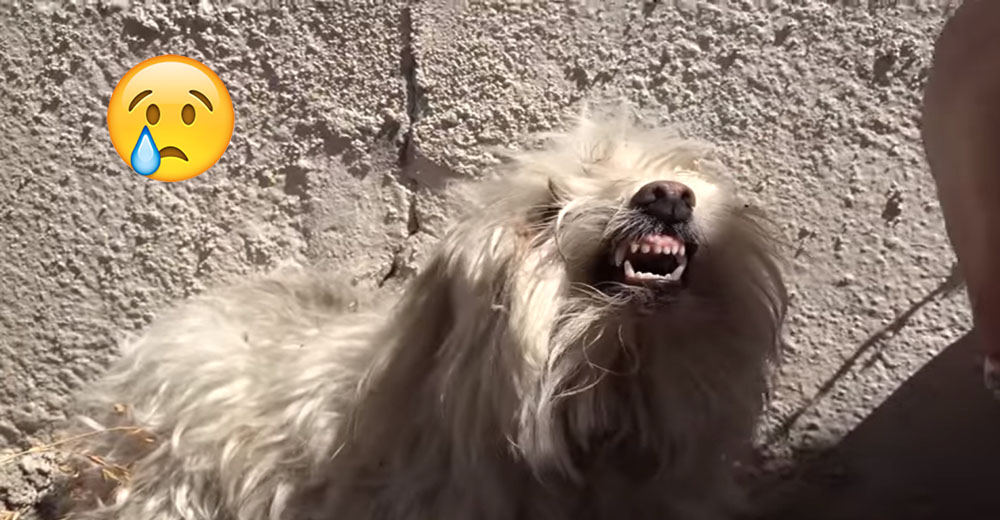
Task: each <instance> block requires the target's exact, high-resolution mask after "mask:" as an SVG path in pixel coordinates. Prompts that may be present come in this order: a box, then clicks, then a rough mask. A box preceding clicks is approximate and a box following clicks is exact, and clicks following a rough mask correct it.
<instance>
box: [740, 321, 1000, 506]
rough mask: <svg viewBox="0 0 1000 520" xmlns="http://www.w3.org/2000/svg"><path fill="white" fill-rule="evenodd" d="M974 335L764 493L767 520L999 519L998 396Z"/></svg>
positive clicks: (760, 499) (761, 497)
mask: <svg viewBox="0 0 1000 520" xmlns="http://www.w3.org/2000/svg"><path fill="white" fill-rule="evenodd" d="M981 373H982V360H981V355H980V354H979V351H978V349H977V343H976V341H975V335H974V332H973V333H972V334H969V335H966V336H965V337H963V338H962V339H960V340H959V341H958V342H956V343H954V344H953V345H951V346H949V347H948V348H947V349H946V350H945V351H944V352H942V353H941V354H939V355H938V356H937V357H936V358H934V359H933V360H932V361H931V362H930V363H928V364H927V365H926V366H925V367H924V368H923V369H921V370H920V371H919V372H917V374H915V375H914V376H913V377H912V378H910V380H908V381H907V382H906V383H905V384H903V385H902V386H901V387H900V388H899V389H898V390H897V391H896V392H895V393H894V394H893V395H892V396H891V397H890V398H889V399H888V400H886V402H885V403H884V404H883V405H882V406H880V407H879V408H878V409H877V410H876V411H875V412H874V413H873V414H872V415H871V416H869V417H868V418H867V419H866V420H865V421H864V422H862V423H861V424H860V425H859V426H858V427H857V428H856V429H855V430H854V431H852V432H851V433H850V434H849V435H847V437H845V438H844V440H843V441H841V443H840V444H839V445H838V446H837V447H835V448H833V449H832V450H830V451H829V452H827V453H825V454H823V455H821V456H819V457H817V458H816V459H814V460H811V461H806V462H804V463H803V464H802V465H801V466H800V467H799V468H798V469H797V470H795V471H793V473H792V474H791V476H790V477H789V478H786V479H784V480H782V481H780V482H776V483H771V484H770V485H767V486H764V487H763V489H760V490H759V491H758V494H757V502H758V506H759V518H760V519H761V520H763V519H767V520H800V519H809V520H835V519H836V520H848V519H849V520H924V519H926V520H931V519H934V520H938V519H940V520H951V519H955V520H996V519H997V518H1000V504H998V502H997V500H996V493H997V491H998V482H1000V479H998V478H997V476H996V472H997V471H998V468H1000V442H998V439H1000V401H997V400H996V399H994V398H993V397H992V396H991V395H990V394H989V392H987V391H986V390H985V388H984V387H983V383H982V376H981Z"/></svg>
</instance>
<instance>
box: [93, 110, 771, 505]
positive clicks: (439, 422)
mask: <svg viewBox="0 0 1000 520" xmlns="http://www.w3.org/2000/svg"><path fill="white" fill-rule="evenodd" d="M708 165H710V163H709V162H707V161H706V160H705V150H704V148H703V147H702V146H700V145H698V144H695V143H691V142H687V141H684V140H681V139H679V138H677V137H676V136H675V135H673V134H672V133H670V132H669V131H666V130H662V129H656V128H652V129H649V128H644V127H642V126H641V125H638V124H635V123H634V118H632V117H631V116H628V117H626V116H621V117H602V118H597V117H596V116H595V117H590V116H585V117H582V118H581V120H580V121H579V124H578V125H577V126H576V128H575V129H574V130H572V131H570V132H569V133H567V134H562V135H555V136H550V139H549V142H548V144H547V145H546V146H545V147H544V148H541V149H538V150H533V151H527V152H520V153H513V154H511V157H510V161H508V164H507V165H506V166H505V167H503V168H501V169H500V170H502V172H501V174H500V175H497V176H495V177H493V178H489V179H486V180H482V181H479V182H472V183H466V184H460V185H456V186H453V187H452V188H451V189H450V196H449V200H451V201H452V202H453V204H454V211H455V213H454V215H455V216H456V217H457V218H456V220H455V223H454V224H453V225H452V227H451V228H450V230H449V231H448V232H447V234H446V236H444V237H443V238H442V240H441V241H440V243H439V244H438V245H437V246H436V248H435V249H434V250H433V251H432V253H431V255H430V258H429V261H428V262H427V263H426V265H425V266H424V267H423V268H422V269H421V271H420V273H419V275H417V276H416V277H415V279H414V280H413V281H412V282H411V283H410V284H409V286H408V287H407V288H406V290H405V291H404V293H403V294H402V297H401V299H400V300H399V301H398V302H395V304H394V305H392V306H391V307H386V308H383V307H379V306H374V307H373V306H369V305H366V304H364V302H361V303H360V304H359V303H358V302H359V300H358V298H357V297H356V295H354V294H353V292H352V289H351V287H350V286H349V284H338V283H336V282H334V281H332V280H333V279H331V278H328V277H326V276H325V275H322V274H317V273H309V272H294V273H287V272H285V273H279V274H275V275H272V276H271V277H269V278H267V279H263V280H258V281H250V282H248V283H246V284H244V285H241V286H238V287H234V288H229V289H225V290H221V291H215V292H212V293H209V294H206V295H204V296H201V297H198V298H195V299H193V300H192V301H190V302H187V303H185V304H183V305H182V306H180V307H179V308H177V309H176V310H174V311H172V312H170V313H169V314H167V315H165V316H162V317H160V318H159V319H158V320H157V321H156V322H155V323H154V324H153V325H152V327H151V328H150V329H149V330H148V331H147V332H146V333H145V335H144V336H143V337H142V338H141V339H140V340H139V341H137V342H135V343H133V344H130V345H128V346H127V347H126V348H125V349H124V350H125V351H124V355H123V357H122V358H121V360H120V361H118V362H117V364H115V365H114V366H113V367H112V368H111V370H110V372H109V373H108V374H107V375H106V376H105V377H104V378H103V379H102V380H100V381H99V382H97V383H96V384H95V385H94V386H93V387H92V388H90V389H88V391H87V392H85V393H84V394H83V399H82V404H81V408H80V409H81V410H83V413H82V416H83V417H82V418H81V419H80V424H83V425H85V426H86V428H88V429H92V430H93V431H101V430H109V429H110V430H111V431H105V432H103V433H100V434H94V435H92V436H89V437H87V438H86V440H85V442H84V443H83V445H82V446H81V447H80V448H79V449H80V450H82V451H83V452H85V453H88V454H91V455H94V456H97V457H99V458H97V459H93V458H92V459H91V460H96V461H98V462H99V463H100V464H99V466H98V467H97V470H100V469H103V473H104V475H103V478H102V477H101V476H99V475H97V474H96V471H97V470H92V471H83V472H82V473H81V474H80V476H79V479H78V481H77V486H78V488H77V491H78V492H79V491H81V490H83V491H86V492H88V493H89V495H88V496H89V498H90V500H89V501H88V500H83V499H82V498H81V503H80V504H79V507H78V511H77V512H76V513H75V517H76V518H82V519H118V520H180V519H185V520H210V519H211V520H265V519H266V520H368V519H384V520H467V519H472V518H477V519H480V520H490V519H496V520H514V519H518V520H532V519H546V520H561V519H565V520H570V519H573V520H578V519H622V518H628V519H645V518H649V519H653V518H656V519H684V520H687V519H698V520H702V519H717V518H727V517H729V515H730V514H732V513H733V512H734V511H735V510H736V508H737V506H738V505H739V503H740V501H739V494H738V493H737V488H736V486H735V485H734V483H733V482H734V480H733V478H732V471H731V465H732V464H731V460H732V458H733V456H734V455H735V454H737V453H738V452H739V450H741V449H743V448H744V447H745V446H746V445H747V443H748V442H749V441H750V440H751V438H752V433H753V430H754V425H755V422H756V419H757V417H758V415H759V413H760V411H761V407H762V400H763V394H764V392H765V385H766V375H767V366H768V359H769V356H770V355H771V354H772V353H773V352H774V351H775V347H776V345H777V344H778V337H779V333H780V326H781V321H782V319H783V315H784V308H785V300H786V298H785V291H784V286H783V283H782V279H781V275H780V270H779V268H778V265H777V260H776V253H775V247H774V244H775V242H774V239H773V237H772V236H770V235H769V234H768V232H767V230H766V228H765V226H764V225H763V222H762V220H761V218H760V217H759V215H757V213H756V212H755V211H753V210H752V209H750V208H748V207H746V206H745V205H744V204H742V203H741V202H739V201H738V200H737V199H736V198H734V197H733V195H732V193H731V190H730V189H729V188H728V187H727V186H726V185H725V183H724V180H723V179H722V178H720V177H719V176H718V175H717V174H716V173H713V172H712V171H709V168H708ZM356 307H360V308H356ZM133 426H134V427H135V429H130V428H131V427H133ZM109 468H110V470H109ZM116 471H118V473H116ZM116 474H117V477H115V475H116ZM108 477H113V478H108ZM84 498H86V497H84ZM98 502H99V503H98Z"/></svg>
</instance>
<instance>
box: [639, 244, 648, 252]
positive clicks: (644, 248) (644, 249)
mask: <svg viewBox="0 0 1000 520" xmlns="http://www.w3.org/2000/svg"><path fill="white" fill-rule="evenodd" d="M639 249H641V250H642V252H643V253H648V252H649V244H643V245H642V247H640V248H639Z"/></svg>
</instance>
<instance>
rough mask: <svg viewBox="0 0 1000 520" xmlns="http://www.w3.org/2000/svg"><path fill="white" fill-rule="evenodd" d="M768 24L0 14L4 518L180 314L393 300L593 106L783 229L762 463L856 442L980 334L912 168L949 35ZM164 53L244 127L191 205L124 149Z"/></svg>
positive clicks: (433, 11) (736, 17)
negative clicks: (307, 297) (782, 274)
mask: <svg viewBox="0 0 1000 520" xmlns="http://www.w3.org/2000/svg"><path fill="white" fill-rule="evenodd" d="M718 3H726V2H718ZM758 3H759V2H754V3H751V2H736V1H731V2H728V4H729V5H728V6H726V7H720V6H717V5H714V4H713V3H708V2H679V4H682V5H681V6H675V5H672V3H671V2H644V3H640V2H634V3H630V4H628V5H627V6H623V5H620V4H622V3H621V2H616V4H619V5H617V6H614V7H605V8H595V7H586V6H584V5H582V4H573V3H571V4H565V3H555V2H553V3H541V2H538V3H531V4H530V5H528V4H526V3H514V2H505V3H487V4H481V3H472V4H471V5H462V4H460V3H458V2H453V1H446V0H442V1H439V2H418V3H416V4H414V5H413V6H412V7H411V6H407V5H404V4H402V3H393V2H385V1H379V2H368V3H361V2H351V3H350V4H347V5H350V7H347V6H345V5H338V6H333V5H325V6H319V7H311V8H310V7H298V8H285V9H265V8H257V7H211V6H210V5H209V4H208V3H205V2H203V3H202V4H201V6H200V7H197V8H195V7H174V8H169V9H168V8H163V7H135V8H131V9H121V8H115V7H87V8H83V7H76V8H74V7H53V8H48V9H41V8H39V9H33V8H17V7H11V6H5V7H0V71H2V74H3V78H4V81H3V84H2V86H0V88H2V89H3V91H2V92H0V107H2V110H0V114H2V118H0V142H2V143H3V146H2V147H0V155H2V156H3V161H2V163H0V164H2V167H0V168H2V170H3V175H2V176H0V215H2V226H0V511H3V510H4V509H7V510H10V511H21V510H24V509H26V508H30V506H31V504H32V503H33V502H35V501H36V500H37V499H38V498H39V492H40V490H44V488H45V487H46V486H47V485H48V483H49V482H50V480H51V479H52V478H53V476H54V475H57V474H58V471H59V470H58V468H55V467H53V465H52V463H51V460H52V457H51V456H49V455H46V454H41V455H38V454H34V455H31V456H18V457H13V458H6V459H5V458H4V456H5V453H12V452H15V451H18V450H22V449H25V448H28V447H30V446H32V445H37V444H40V443H43V442H46V441H48V440H51V439H50V435H51V432H52V427H53V424H55V423H56V422H58V420H60V419H61V418H63V409H64V406H65V404H66V402H67V399H68V397H69V396H70V395H71V393H72V392H73V390H74V389H76V388H78V387H79V386H80V385H81V384H82V383H83V382H85V381H87V380H89V379H92V378H94V377H96V376H97V375H98V374H99V373H100V371H101V369H102V367H103V366H105V365H106V363H108V362H109V361H110V360H111V359H112V358H113V357H114V356H115V351H116V348H117V345H118V343H119V342H120V341H121V340H122V338H124V337H126V336H127V335H128V334H132V333H135V332H137V331H140V330H141V329H142V328H143V327H144V326H145V325H146V324H147V323H148V322H149V320H150V319H151V318H152V317H153V316H155V315H156V313H157V312H158V311H160V310H161V309H162V308H163V307H164V306H166V305H168V304H169V303H170V302H171V301H173V300H175V299H177V298H181V297H185V296H188V295H190V294H193V293H196V292H198V291H201V290H203V289H204V288H205V287H206V286H210V285H214V284H218V283H224V282H225V281H227V280H231V279H233V278H235V277H238V276H242V275H246V274H248V273H256V272H263V271H266V270H268V269H270V268H272V267H274V266H276V265H278V264H280V263H281V262H284V261H288V260H296V261H301V262H313V263H317V264H319V265H321V266H324V267H335V268H339V269H345V270H347V271H349V272H350V273H352V274H354V275H356V277H357V280H358V283H360V284H364V285H368V286H371V287H378V286H383V285H385V287H384V288H383V290H386V291H390V290H394V289H395V288H396V287H398V285H399V284H400V283H401V282H404V281H405V280H406V279H408V278H409V277H410V276H412V273H413V272H414V270H415V269H416V268H417V267H418V266H419V259H420V256H421V254H420V253H421V252H422V251H425V250H426V247H428V245H429V244H431V243H432V242H433V240H434V235H436V234H437V233H438V232H439V231H440V229H439V226H438V224H439V223H440V217H441V215H440V211H439V203H438V194H437V191H438V189H439V188H440V186H441V184H442V183H443V182H444V181H445V180H447V179H449V178H453V177H469V176H476V175H478V173H479V172H480V171H482V169H484V168H486V167H488V166H489V165H490V164H492V163H493V158H492V156H491V155H490V154H489V153H488V151H487V150H488V147H491V146H496V145H511V146H518V145H519V143H523V142H524V139H523V136H524V134H525V133H526V132H535V131H541V130H549V129H556V128H559V127H561V125H562V124H563V122H564V121H566V119H567V117H569V116H571V115H573V114H575V113H576V112H577V111H578V110H579V108H580V102H581V101H582V100H584V99H587V98H588V97H592V96H600V97H607V96H609V95H621V96H624V97H626V98H628V99H630V100H632V101H633V102H634V103H635V104H636V105H637V106H639V107H642V108H643V109H644V110H646V111H647V113H653V114H656V115H657V117H659V118H661V119H663V120H664V121H673V122H677V123H681V124H682V125H683V128H684V129H685V131H686V132H687V133H689V134H690V135H692V136H695V137H701V138H705V139H708V140H710V141H713V142H714V143H716V144H717V145H718V150H719V153H720V155H721V157H722V158H723V159H724V160H725V161H726V162H727V163H728V164H729V165H730V166H731V167H732V170H733V173H734V176H735V178H736V180H737V183H738V184H739V185H740V186H741V188H742V189H743V190H744V194H745V195H746V196H747V197H748V198H749V200H750V201H751V202H752V203H754V204H757V205H760V206H763V207H765V208H766V209H767V210H768V211H770V212H771V213H772V214H773V215H774V216H775V218H776V220H777V222H779V223H780V225H781V229H782V231H783V234H784V238H785V240H786V241H787V243H788V245H787V251H788V253H789V257H790V259H791V261H790V263H789V266H788V270H787V271H788V275H789V282H790V284H791V289H792V293H793V295H794V301H793V304H792V312H791V318H790V328H789V331H788V334H787V345H786V348H785V350H784V358H783V362H782V365H781V367H780V369H779V371H778V374H777V381H776V388H775V392H774V396H773V402H772V406H771V409H770V411H769V415H768V418H767V421H766V423H765V425H764V428H763V432H762V433H763V434H764V435H763V436H762V443H763V444H764V445H765V446H766V448H767V449H766V450H765V454H766V455H767V456H768V457H767V459H768V460H770V459H775V460H786V459H787V457H788V455H790V454H791V453H792V452H793V451H794V450H795V449H812V448H815V447H819V446H822V445H825V444H828V443H830V442H833V441H835V440H836V439H837V438H839V436H841V435H842V434H843V433H844V432H846V431H847V430H848V429H849V428H850V427H851V426H853V425H854V424H856V423H857V422H858V420H859V419H860V418H862V417H863V416H864V415H865V414H866V413H867V412H869V411H870V410H871V409H872V408H873V407H874V406H876V405H877V404H879V403H880V402H881V400H882V399H884V398H885V397H886V396H887V395H888V394H889V393H890V392H891V391H892V390H893V389H894V388H895V387H896V386H897V385H898V384H899V383H900V382H901V381H902V380H903V379H905V378H906V377H908V376H909V375H910V374H911V373H912V372H913V371H914V370H915V369H916V368H918V367H919V366H920V365H922V364H923V363H924V362H925V361H926V360H928V359H929V358H930V357H931V356H933V355H934V354H935V353H937V352H938V351H940V349H941V348H943V347H944V346H946V345H948V344H949V343H950V342H951V341H953V340H954V339H955V338H957V337H958V336H959V335H960V334H961V333H963V332H964V331H965V330H967V328H968V327H969V321H970V320H969V315H968V312H967V310H966V304H965V301H964V297H963V295H962V294H961V291H955V290H954V289H955V287H956V284H955V283H954V280H951V279H950V274H951V269H952V263H953V255H952V253H951V252H950V249H949V248H948V244H947V240H946V238H945V235H944V230H943V225H942V222H941V217H940V213H939V211H938V208H937V203H936V201H935V198H934V192H933V185H932V182H931V179H930V177H929V175H928V174H927V172H926V169H925V166H924V162H923V157H922V153H921V149H920V146H919V140H918V119H917V118H918V110H917V104H918V100H919V96H920V90H921V88H922V85H923V78H924V75H925V73H926V68H927V66H928V60H929V54H930V45H931V42H932V40H933V37H934V36H935V34H936V33H937V31H938V30H939V28H940V26H941V23H942V22H943V20H944V16H945V14H944V13H943V12H942V11H941V10H938V9H928V8H919V9H917V8H898V9H897V8H881V7H838V6H833V5H830V4H829V3H827V2H821V1H797V2H780V1H775V2H770V4H769V5H770V7H754V5H756V4H758ZM668 4H671V5H668ZM752 4H753V5H752ZM609 5H610V4H609ZM685 5H686V6H687V7H684V6H685ZM164 53H178V54H184V55H187V56H190V57H193V58H196V59H199V60H201V61H203V62H204V63H206V64H207V65H209V66H210V67H211V68H213V69H214V70H215V71H216V73H218V74H219V76H220V77H221V78H222V80H223V81H224V82H225V83H226V85H227V86H228V88H229V90H230V94H231V95H232V97H233V103H234V107H235V110H236V128H235V131H234V136H233V140H232V143H231V144H230V147H229V150H228V151H227V152H226V154H225V155H224V156H223V158H222V159H221V160H220V162H219V163H218V164H217V165H216V166H215V167H213V168H212V169H211V170H210V171H209V172H207V173H205V174H203V175H201V176H199V177H197V178H195V179H192V180H188V181H184V182H181V183H174V184H163V183H156V182H151V181H149V180H147V179H143V178H141V177H139V176H138V175H135V174H134V173H131V172H130V171H129V170H128V169H127V167H126V166H125V165H124V164H122V162H121V161H120V159H119V158H118V156H117V155H116V154H115V152H114V149H113V148H112V146H111V143H110V140H109V139H108V136H107V128H106V124H105V121H104V114H105V109H106V103H107V101H108V98H109V97H110V93H111V90H112V89H113V88H114V85H115V84H116V82H117V81H118V78H120V77H121V75H122V74H124V73H125V71H126V70H128V68H130V67H131V66H133V65H134V64H136V63H138V62H139V61H141V60H143V59H145V58H148V57H151V56H155V55H158V54H164ZM775 456H777V457H775ZM0 514H2V513H0Z"/></svg>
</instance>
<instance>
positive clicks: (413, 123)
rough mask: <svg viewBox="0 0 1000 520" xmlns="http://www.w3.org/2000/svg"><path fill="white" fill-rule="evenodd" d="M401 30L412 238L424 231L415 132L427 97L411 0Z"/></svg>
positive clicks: (404, 176)
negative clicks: (419, 75)
mask: <svg viewBox="0 0 1000 520" xmlns="http://www.w3.org/2000/svg"><path fill="white" fill-rule="evenodd" d="M399 29H400V42H401V44H402V45H401V49H400V74H401V75H402V76H403V80H404V81H405V83H406V119H407V125H406V133H405V134H403V142H402V144H401V145H400V148H399V168H400V177H401V181H402V182H403V185H404V186H405V187H407V188H409V189H410V197H409V208H408V210H407V217H408V218H407V222H406V230H407V234H408V235H407V236H408V237H411V236H413V235H415V234H416V233H417V232H418V231H420V219H419V218H418V215H417V195H416V190H417V182H416V179H415V178H414V176H415V169H416V166H415V162H416V155H417V150H416V143H415V142H414V134H415V132H416V127H417V122H418V121H419V119H420V111H421V108H422V104H423V102H424V99H423V89H421V88H420V83H419V82H418V81H417V57H416V51H415V50H414V48H413V36H414V34H413V32H414V28H413V7H412V5H410V3H406V4H405V5H404V6H403V10H402V12H401V13H400V20H399Z"/></svg>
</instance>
